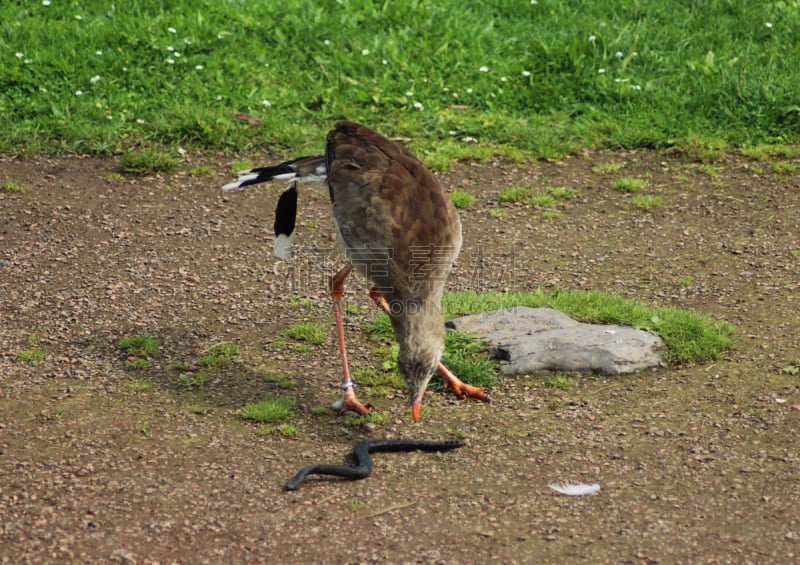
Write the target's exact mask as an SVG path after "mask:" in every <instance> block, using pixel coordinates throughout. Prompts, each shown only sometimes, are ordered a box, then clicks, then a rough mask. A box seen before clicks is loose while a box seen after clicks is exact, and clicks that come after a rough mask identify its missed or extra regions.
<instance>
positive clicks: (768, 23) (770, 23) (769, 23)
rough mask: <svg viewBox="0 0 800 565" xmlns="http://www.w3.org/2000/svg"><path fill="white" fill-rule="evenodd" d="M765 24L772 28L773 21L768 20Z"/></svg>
mask: <svg viewBox="0 0 800 565" xmlns="http://www.w3.org/2000/svg"><path fill="white" fill-rule="evenodd" d="M764 25H765V26H767V27H768V28H769V29H772V22H767V23H765V24H764Z"/></svg>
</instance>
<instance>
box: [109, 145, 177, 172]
mask: <svg viewBox="0 0 800 565" xmlns="http://www.w3.org/2000/svg"><path fill="white" fill-rule="evenodd" d="M121 161H122V168H123V169H124V170H125V172H126V173H128V174H132V175H149V174H153V173H160V172H166V171H171V170H172V169H174V168H175V167H176V166H177V162H176V161H175V159H174V158H173V157H171V156H170V155H169V154H167V153H166V152H164V151H161V150H159V149H155V148H152V147H150V148H143V149H135V150H129V151H126V152H125V153H123V154H122V159H121Z"/></svg>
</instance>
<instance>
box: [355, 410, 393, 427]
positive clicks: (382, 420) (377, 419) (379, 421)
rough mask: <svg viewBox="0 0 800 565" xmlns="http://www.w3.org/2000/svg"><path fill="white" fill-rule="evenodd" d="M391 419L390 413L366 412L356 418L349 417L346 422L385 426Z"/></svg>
mask: <svg viewBox="0 0 800 565" xmlns="http://www.w3.org/2000/svg"><path fill="white" fill-rule="evenodd" d="M390 421H391V418H390V417H389V415H388V414H375V413H372V414H364V415H363V416H358V417H356V418H347V419H346V420H345V423H346V424H347V425H348V426H363V425H364V424H374V425H375V426H385V425H387V424H388V423H389V422H390Z"/></svg>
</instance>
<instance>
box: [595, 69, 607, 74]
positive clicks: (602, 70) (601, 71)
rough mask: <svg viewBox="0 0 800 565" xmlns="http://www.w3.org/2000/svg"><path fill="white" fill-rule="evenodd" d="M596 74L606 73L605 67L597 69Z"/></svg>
mask: <svg viewBox="0 0 800 565" xmlns="http://www.w3.org/2000/svg"><path fill="white" fill-rule="evenodd" d="M597 74H600V75H604V74H606V70H605V69H597Z"/></svg>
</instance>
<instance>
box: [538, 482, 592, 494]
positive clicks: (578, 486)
mask: <svg viewBox="0 0 800 565" xmlns="http://www.w3.org/2000/svg"><path fill="white" fill-rule="evenodd" d="M547 486H549V487H550V488H551V489H553V490H554V491H556V492H557V493H559V494H565V495H567V496H586V495H587V494H594V493H596V492H598V491H599V490H600V483H591V484H589V483H550V484H549V485H547Z"/></svg>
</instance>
